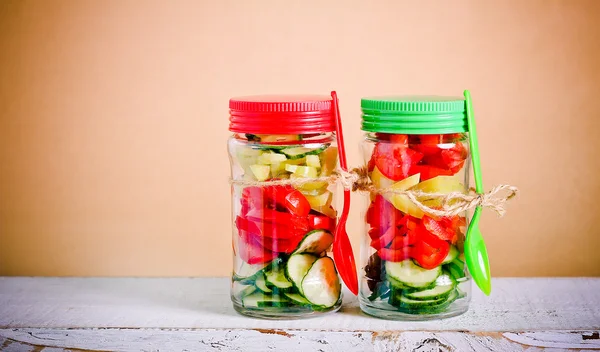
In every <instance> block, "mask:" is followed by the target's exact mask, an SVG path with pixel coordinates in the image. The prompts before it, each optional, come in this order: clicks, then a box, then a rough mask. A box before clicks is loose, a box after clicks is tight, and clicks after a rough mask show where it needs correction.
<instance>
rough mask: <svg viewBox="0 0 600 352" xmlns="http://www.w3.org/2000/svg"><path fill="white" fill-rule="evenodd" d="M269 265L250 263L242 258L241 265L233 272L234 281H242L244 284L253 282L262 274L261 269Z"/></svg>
mask: <svg viewBox="0 0 600 352" xmlns="http://www.w3.org/2000/svg"><path fill="white" fill-rule="evenodd" d="M267 266H269V263H266V264H248V263H246V262H244V261H241V260H240V265H239V267H238V268H237V269H236V270H234V272H233V281H241V283H243V284H252V283H254V280H255V279H256V277H257V276H258V274H260V271H261V270H263V269H264V268H266V267H267Z"/></svg>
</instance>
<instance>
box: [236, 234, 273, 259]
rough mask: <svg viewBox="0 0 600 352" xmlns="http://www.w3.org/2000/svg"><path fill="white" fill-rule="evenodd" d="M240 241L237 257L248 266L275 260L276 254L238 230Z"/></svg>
mask: <svg viewBox="0 0 600 352" xmlns="http://www.w3.org/2000/svg"><path fill="white" fill-rule="evenodd" d="M239 235H240V241H239V245H238V252H239V253H238V255H239V256H240V257H241V258H242V260H243V261H245V262H246V263H248V264H261V263H267V262H270V261H272V260H273V259H275V257H276V256H277V253H275V252H272V251H270V250H268V249H266V248H264V247H263V246H261V245H260V244H258V243H256V242H255V241H253V240H252V239H251V238H250V235H249V234H248V233H247V232H246V231H244V230H239Z"/></svg>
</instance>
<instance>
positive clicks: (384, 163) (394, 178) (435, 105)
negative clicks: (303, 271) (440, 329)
mask: <svg viewBox="0 0 600 352" xmlns="http://www.w3.org/2000/svg"><path fill="white" fill-rule="evenodd" d="M361 108H362V130H363V131H365V138H364V140H363V142H362V143H361V147H362V152H363V156H364V162H365V167H366V169H367V170H368V175H369V179H370V181H371V182H372V185H373V189H374V191H372V192H371V193H370V195H369V198H368V203H369V205H368V208H367V210H366V212H365V214H364V216H365V217H364V219H365V235H364V236H363V241H362V251H361V253H362V258H361V263H362V265H361V270H360V273H359V274H360V276H361V280H360V286H361V287H360V294H359V302H360V306H361V309H362V310H363V311H364V312H366V313H368V314H370V315H373V316H377V317H380V318H388V319H400V320H426V319H437V318H445V317H451V316H455V315H459V314H462V313H464V312H466V311H467V309H468V306H469V300H470V298H471V278H470V275H469V272H468V270H467V267H466V265H465V257H464V241H465V234H466V229H467V225H468V223H467V218H466V215H467V214H466V213H464V212H463V213H458V214H440V213H443V212H442V211H441V210H440V209H441V201H442V197H443V196H444V195H445V194H449V193H453V192H461V193H466V191H467V189H468V186H469V162H470V153H469V135H468V133H467V117H466V109H465V100H464V99H463V98H461V97H456V98H455V97H439V96H392V97H373V98H363V99H362V101H361ZM403 192H404V193H403ZM408 192H413V193H412V196H413V197H414V199H415V200H416V201H418V202H420V204H421V205H424V206H427V207H429V208H430V209H434V210H437V211H438V213H435V214H433V213H431V211H430V212H427V211H424V209H426V208H424V207H419V206H418V205H417V203H415V202H414V201H413V199H412V198H409V196H408ZM434 194H437V195H438V196H437V197H436V196H435V195H434Z"/></svg>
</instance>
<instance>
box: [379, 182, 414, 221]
mask: <svg viewBox="0 0 600 352" xmlns="http://www.w3.org/2000/svg"><path fill="white" fill-rule="evenodd" d="M419 177H420V175H419V174H416V175H412V176H410V177H407V178H405V179H404V180H402V181H399V182H396V183H394V184H393V185H392V186H390V188H392V189H396V190H399V191H405V190H407V189H409V188H411V187H414V186H416V185H418V184H419ZM383 197H384V198H385V199H386V200H387V201H389V202H390V203H392V204H393V205H394V207H396V209H398V210H400V211H401V212H403V213H406V214H409V215H411V216H414V217H416V218H422V217H423V215H424V213H423V211H422V210H421V209H419V207H417V206H416V205H415V203H413V202H412V201H411V200H410V199H409V198H408V196H406V195H404V194H395V193H385V194H384V195H383Z"/></svg>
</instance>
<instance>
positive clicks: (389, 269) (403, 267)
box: [385, 260, 442, 288]
mask: <svg viewBox="0 0 600 352" xmlns="http://www.w3.org/2000/svg"><path fill="white" fill-rule="evenodd" d="M385 270H386V273H387V275H388V276H389V277H391V278H393V279H395V280H397V281H399V282H400V283H402V284H403V285H404V286H408V287H414V288H425V287H427V286H429V285H431V284H432V283H433V282H434V281H435V280H436V279H437V278H438V276H440V274H441V273H442V267H441V266H438V267H436V268H434V269H431V270H427V269H423V268H421V267H420V266H418V265H417V264H415V263H413V261H412V260H405V261H402V262H390V261H386V262H385Z"/></svg>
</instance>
